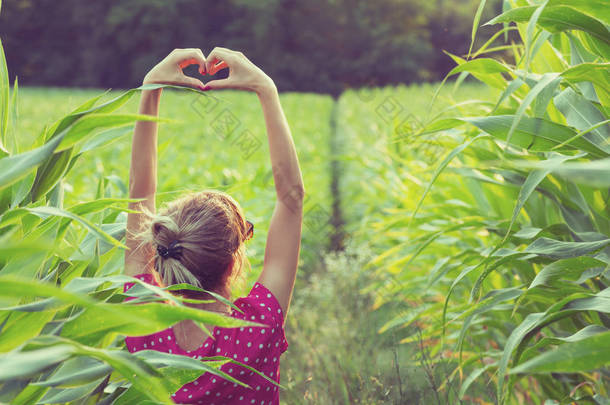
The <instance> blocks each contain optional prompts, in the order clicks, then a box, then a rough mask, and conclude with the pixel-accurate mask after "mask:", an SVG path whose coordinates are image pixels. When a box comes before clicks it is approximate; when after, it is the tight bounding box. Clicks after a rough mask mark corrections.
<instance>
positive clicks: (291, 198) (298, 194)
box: [279, 183, 305, 213]
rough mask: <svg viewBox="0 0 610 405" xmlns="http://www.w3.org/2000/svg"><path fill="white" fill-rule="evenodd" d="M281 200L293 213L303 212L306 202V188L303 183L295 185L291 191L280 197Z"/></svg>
mask: <svg viewBox="0 0 610 405" xmlns="http://www.w3.org/2000/svg"><path fill="white" fill-rule="evenodd" d="M279 200H280V201H281V202H282V203H284V204H285V205H286V206H287V207H288V208H290V210H291V211H292V212H293V213H302V212H303V205H304V204H303V203H304V202H305V186H304V185H303V183H299V184H295V185H293V186H292V187H290V189H289V190H287V191H286V192H284V193H282V194H280V195H279Z"/></svg>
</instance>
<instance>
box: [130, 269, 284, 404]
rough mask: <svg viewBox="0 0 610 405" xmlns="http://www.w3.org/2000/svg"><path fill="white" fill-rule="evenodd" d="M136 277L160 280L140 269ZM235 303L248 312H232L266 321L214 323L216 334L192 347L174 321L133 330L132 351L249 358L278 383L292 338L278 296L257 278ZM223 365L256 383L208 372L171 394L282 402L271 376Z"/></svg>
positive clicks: (196, 400) (186, 398)
mask: <svg viewBox="0 0 610 405" xmlns="http://www.w3.org/2000/svg"><path fill="white" fill-rule="evenodd" d="M136 277H137V278H139V279H140V280H142V281H144V282H146V283H149V284H154V285H158V284H157V282H156V280H155V279H154V278H153V276H152V275H151V274H139V275H137V276H136ZM133 284H134V283H126V284H125V286H124V289H123V291H127V290H128V289H129V288H131V286H133ZM131 299H135V297H127V298H126V299H125V301H129V300H131ZM234 304H235V306H236V307H237V308H239V309H240V310H241V311H242V312H243V313H240V312H238V311H236V310H233V311H232V313H231V316H232V317H234V318H238V319H244V320H247V321H250V322H256V323H259V324H261V325H264V326H252V327H250V326H244V327H237V328H221V327H215V328H214V330H213V331H212V336H210V337H208V338H207V339H206V340H205V341H204V342H202V344H201V345H200V346H199V347H198V348H197V349H195V350H191V351H187V350H183V349H182V348H181V347H180V346H178V344H177V343H176V336H175V335H174V330H173V328H171V327H170V328H167V329H165V330H163V331H160V332H157V333H154V334H151V335H146V336H128V337H126V338H125V345H126V346H127V349H128V350H129V351H130V352H132V353H133V352H137V351H140V350H157V351H161V352H165V353H172V354H178V355H183V356H188V357H192V358H195V359H201V358H203V357H210V356H224V357H227V358H231V359H233V360H235V361H238V362H240V363H243V364H246V365H248V366H249V367H252V368H254V369H256V370H258V371H259V372H261V373H263V374H264V375H265V377H266V378H269V379H270V380H272V381H275V382H277V383H279V382H280V356H281V355H282V353H284V352H285V351H286V350H287V348H288V342H287V341H286V336H285V332H284V314H283V311H282V309H281V307H280V305H279V303H278V301H277V299H276V298H275V296H274V295H273V293H271V291H269V290H268V289H267V288H266V287H265V286H264V285H262V284H261V283H258V282H257V283H255V284H254V286H253V287H252V289H251V290H250V293H249V294H248V295H247V296H246V297H241V298H238V299H237V300H235V302H234ZM220 370H221V371H223V372H225V373H227V374H228V375H230V376H231V377H233V378H235V379H236V380H238V381H241V382H243V383H245V384H248V385H249V386H250V387H251V388H246V387H242V386H241V385H238V384H236V383H233V382H232V381H228V380H226V379H224V378H222V377H220V376H217V375H213V374H211V373H205V374H203V375H202V376H201V377H199V378H198V379H197V380H195V381H193V382H190V383H188V384H186V385H184V386H183V387H182V388H180V389H179V390H178V391H177V392H176V393H174V394H173V395H172V397H171V398H172V400H173V401H174V402H175V403H180V404H184V403H188V404H216V405H219V404H229V405H231V404H250V403H256V404H263V405H267V404H269V405H279V403H280V400H279V398H280V396H279V394H280V393H279V389H278V387H277V386H276V385H274V384H273V383H271V382H270V381H269V380H267V379H265V378H263V377H261V376H260V375H258V374H256V373H254V372H252V371H250V370H248V369H247V368H245V367H243V366H241V365H239V364H237V363H231V362H229V363H227V364H225V365H223V366H222V367H221V368H220Z"/></svg>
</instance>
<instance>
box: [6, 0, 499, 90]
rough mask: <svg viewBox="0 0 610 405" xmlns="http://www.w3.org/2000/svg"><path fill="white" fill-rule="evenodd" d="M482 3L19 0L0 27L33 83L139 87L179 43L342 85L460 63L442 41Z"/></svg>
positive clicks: (18, 69)
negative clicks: (224, 49) (228, 51)
mask: <svg viewBox="0 0 610 405" xmlns="http://www.w3.org/2000/svg"><path fill="white" fill-rule="evenodd" d="M478 2H479V0H451V1H450V0H434V1H430V0H377V1H375V2H371V1H367V0H308V1H297V0H258V1H256V2H251V1H247V0H229V1H225V2H210V1H206V2H201V1H197V0H172V1H165V0H122V1H119V0H105V1H99V2H83V1H79V0H60V1H56V0H37V1H33V0H13V1H11V2H5V4H4V5H3V6H4V7H3V13H2V15H1V16H0V36H1V37H2V39H3V41H4V45H5V50H6V54H7V58H8V64H9V70H10V73H11V75H12V76H14V75H18V76H19V77H20V82H21V83H23V84H29V85H61V86H81V87H91V86H95V87H100V86H101V87H133V86H136V85H138V84H139V83H140V82H141V80H142V78H143V77H144V75H145V73H146V71H147V70H148V69H150V68H151V67H152V66H154V64H155V63H156V62H158V61H159V60H160V59H161V58H163V57H164V56H165V55H167V53H169V52H170V51H171V50H172V49H173V48H179V47H180V48H188V47H199V48H201V49H202V50H203V52H204V53H206V54H207V53H209V52H210V51H211V50H212V48H213V47H214V46H216V45H218V46H224V47H227V48H232V49H238V50H241V51H243V52H244V53H245V54H246V55H247V56H248V57H249V58H250V59H251V60H252V61H253V62H254V63H256V64H258V65H259V66H261V68H262V69H263V70H265V71H266V72H268V74H269V75H270V76H271V77H273V79H274V80H275V81H276V83H277V85H278V88H279V89H280V90H282V91H314V92H323V93H330V94H334V95H336V94H339V93H340V92H341V91H342V90H343V89H345V88H347V87H359V86H366V85H385V84H396V83H409V82H413V81H422V80H437V79H439V78H441V77H442V75H443V74H444V73H446V71H447V70H448V69H449V68H450V66H452V65H453V63H452V62H451V60H450V59H449V58H448V57H447V56H445V55H444V54H442V52H441V50H442V49H446V50H449V51H451V52H453V53H464V52H466V51H467V49H468V44H469V41H470V30H471V21H472V16H473V15H474V12H475V10H476V7H477V5H478ZM488 2H492V3H495V4H499V2H500V0H493V1H491V0H490V1H488ZM193 71H195V70H193ZM225 74H226V73H225Z"/></svg>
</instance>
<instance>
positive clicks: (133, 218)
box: [125, 49, 205, 276]
mask: <svg viewBox="0 0 610 405" xmlns="http://www.w3.org/2000/svg"><path fill="white" fill-rule="evenodd" d="M192 64H197V65H199V66H200V68H199V72H200V73H202V74H205V57H204V56H203V53H202V52H201V50H199V49H175V50H174V51H172V53H170V54H169V55H168V56H167V57H166V58H165V59H163V60H162V61H161V62H159V64H157V65H156V66H155V67H154V68H153V69H151V71H150V72H148V73H147V74H146V76H145V77H144V80H143V82H142V84H153V83H167V84H179V85H185V86H191V87H198V88H199V89H203V83H201V81H199V80H197V79H195V78H192V77H187V76H185V75H184V74H183V73H182V69H183V68H184V67H186V66H188V65H192ZM161 92H162V89H155V90H142V97H141V98H140V110H139V113H140V114H148V115H153V116H157V115H158V114H159V102H160V100H161ZM157 129H158V125H157V123H156V122H152V121H138V122H136V125H135V129H134V133H133V141H132V146H131V166H130V169H129V198H142V199H144V200H143V201H140V202H137V203H130V204H129V208H130V209H133V210H137V211H140V212H142V210H148V211H150V212H155V193H156V191H157ZM143 224H144V214H140V213H129V214H127V233H126V236H125V245H126V246H127V247H128V248H129V250H127V251H126V252H125V274H127V275H129V276H135V275H136V274H139V273H147V272H150V271H151V269H152V266H151V265H152V257H153V256H152V255H153V250H152V249H151V247H150V246H146V245H142V246H140V245H141V243H140V240H139V239H138V238H137V236H136V235H137V234H139V233H140V232H141V231H142V230H143Z"/></svg>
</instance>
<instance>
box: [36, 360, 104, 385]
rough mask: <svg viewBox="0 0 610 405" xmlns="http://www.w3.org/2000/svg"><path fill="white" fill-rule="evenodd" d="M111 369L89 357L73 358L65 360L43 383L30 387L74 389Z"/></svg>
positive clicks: (38, 382) (39, 382)
mask: <svg viewBox="0 0 610 405" xmlns="http://www.w3.org/2000/svg"><path fill="white" fill-rule="evenodd" d="M111 371H112V367H110V366H109V365H107V364H104V363H103V362H100V361H99V360H97V359H94V358H91V357H74V358H71V359H69V360H66V361H65V362H63V363H62V364H61V366H59V367H58V368H57V370H56V371H55V372H54V373H53V374H52V375H51V376H50V377H48V378H47V379H45V380H43V381H37V382H33V383H32V385H40V386H44V387H61V388H76V387H78V386H80V385H82V384H87V383H90V382H92V381H97V380H98V379H99V378H100V377H103V376H105V375H107V374H109V373H110V372H111Z"/></svg>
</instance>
